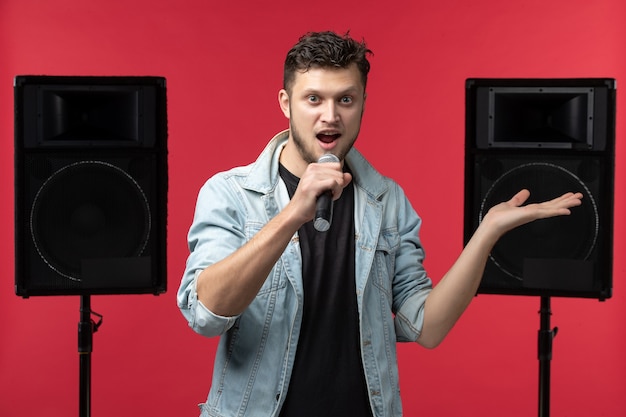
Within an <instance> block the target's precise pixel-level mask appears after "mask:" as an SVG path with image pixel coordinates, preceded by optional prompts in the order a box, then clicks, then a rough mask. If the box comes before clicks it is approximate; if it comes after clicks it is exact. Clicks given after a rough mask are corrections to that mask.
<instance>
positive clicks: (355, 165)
mask: <svg viewBox="0 0 626 417" xmlns="http://www.w3.org/2000/svg"><path fill="white" fill-rule="evenodd" d="M287 138H288V132H287V131H285V132H281V133H280V134H278V135H277V136H276V137H274V138H273V139H272V141H271V142H270V143H269V144H268V145H267V147H266V148H265V150H264V151H263V152H262V153H261V155H260V156H259V158H258V159H257V161H256V162H255V163H253V164H251V165H248V166H245V167H238V168H234V169H232V170H230V171H227V172H223V173H220V174H217V175H215V176H214V177H212V178H211V179H209V180H208V181H207V182H206V184H205V185H204V186H203V187H202V189H201V190H200V193H199V196H198V200H197V206H196V211H195V216H194V220H193V223H192V225H191V228H190V230H189V248H190V255H189V258H188V260H187V266H186V270H185V272H184V275H183V277H182V282H181V285H180V288H179V291H178V306H179V308H180V309H181V311H182V313H183V315H184V316H185V318H186V319H187V320H188V322H189V325H190V326H191V328H192V329H193V330H194V331H196V332H197V333H199V334H202V335H205V336H218V335H219V336H221V338H220V341H219V346H218V350H217V353H216V357H215V363H214V370H213V381H212V385H211V389H210V391H209V395H208V399H207V402H206V403H204V404H201V406H200V407H201V410H202V414H201V415H202V416H216V417H217V416H220V417H226V416H228V417H231V416H263V417H269V416H277V415H278V413H279V411H280V407H281V405H282V403H283V401H284V399H285V395H286V393H287V388H288V387H289V378H290V376H291V370H292V366H293V362H294V357H295V354H296V347H297V345H298V335H299V332H300V324H301V319H302V301H303V294H302V291H303V288H302V273H301V271H302V259H301V256H300V247H299V244H298V236H297V234H296V235H294V236H293V238H292V239H291V242H290V243H289V244H288V246H287V248H286V249H285V251H284V253H283V254H282V256H281V258H280V259H279V261H278V262H277V263H276V265H275V266H274V268H273V269H272V271H271V273H270V275H269V276H268V277H267V280H266V281H265V283H264V284H263V286H262V288H261V290H260V291H259V293H258V294H257V296H256V298H255V300H254V301H253V302H252V303H251V304H250V306H249V307H248V308H247V309H246V310H245V311H244V312H243V313H242V314H241V315H239V316H236V317H221V316H218V315H216V314H213V313H212V312H211V311H209V310H208V309H207V308H206V307H205V306H204V305H203V304H202V303H201V302H199V301H198V299H197V294H196V278H197V276H198V274H199V273H200V272H201V271H202V270H203V269H204V268H206V267H207V266H208V265H210V264H212V263H215V262H217V261H219V260H221V259H223V258H224V257H226V256H227V255H229V254H230V253H232V252H234V251H235V250H236V249H237V248H239V247H240V246H242V245H243V244H244V243H245V242H246V241H248V240H249V239H250V238H251V237H252V236H253V235H254V234H255V233H257V232H258V231H259V229H261V228H262V227H263V225H265V224H266V223H267V222H268V220H269V219H270V218H272V217H273V216H275V215H276V214H277V213H278V212H279V211H280V210H281V208H282V207H284V206H285V205H286V204H287V203H288V201H289V196H288V194H287V190H286V188H285V185H284V183H283V182H282V180H281V179H280V176H279V174H278V163H279V162H278V161H279V155H280V151H281V149H282V147H283V146H284V144H285V143H286V141H287ZM346 160H347V163H348V165H349V166H350V169H351V171H352V173H353V178H354V184H355V187H354V190H355V191H354V192H355V232H356V236H355V239H356V247H355V248H356V255H355V256H356V291H357V294H356V295H357V300H358V301H357V303H358V310H359V320H360V335H361V336H360V339H361V356H362V358H363V368H364V370H365V377H366V381H367V386H368V389H369V397H370V404H371V407H372V411H373V413H374V416H377V417H390V416H401V415H402V405H401V401H400V390H399V385H398V366H397V357H396V346H395V344H396V341H401V342H406V341H415V340H416V339H417V338H418V337H419V335H420V331H421V328H422V323H423V307H424V301H425V299H426V296H427V295H428V293H429V292H430V290H431V288H432V283H431V280H430V279H429V278H428V276H427V275H426V272H425V270H424V269H423V267H422V261H423V257H424V252H423V249H422V246H421V244H420V240H419V237H418V233H419V228H420V224H421V220H420V218H419V217H418V215H417V214H416V213H415V211H414V210H413V208H412V207H411V205H410V203H409V201H408V199H407V198H406V196H405V195H404V193H403V191H402V190H401V188H400V187H399V186H398V185H397V184H396V183H395V182H393V181H392V180H390V179H388V178H385V177H383V176H381V175H380V174H379V173H378V172H377V171H375V170H374V168H373V167H372V166H371V165H370V164H369V163H368V162H367V161H366V160H365V159H364V158H363V156H362V155H361V154H360V153H359V152H358V151H357V150H356V149H352V150H351V151H350V152H349V153H348V155H347V157H346ZM260 256H262V254H260ZM320 383H321V384H323V383H324V381H320Z"/></svg>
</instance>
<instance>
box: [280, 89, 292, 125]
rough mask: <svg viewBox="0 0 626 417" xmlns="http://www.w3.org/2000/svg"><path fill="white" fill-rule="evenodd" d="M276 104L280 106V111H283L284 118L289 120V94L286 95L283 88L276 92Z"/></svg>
mask: <svg viewBox="0 0 626 417" xmlns="http://www.w3.org/2000/svg"><path fill="white" fill-rule="evenodd" d="M278 104H280V109H281V110H282V111H283V114H284V115H285V117H286V118H287V119H289V118H290V114H289V94H287V91H286V90H285V89H284V88H283V89H281V90H280V91H279V92H278Z"/></svg>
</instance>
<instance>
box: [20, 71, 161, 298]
mask: <svg viewBox="0 0 626 417" xmlns="http://www.w3.org/2000/svg"><path fill="white" fill-rule="evenodd" d="M14 94H15V96H14V98H15V102H14V104H15V291H16V294H17V295H19V296H22V297H29V296H36V295H88V294H142V293H152V294H160V293H163V292H165V291H166V286H167V279H166V227H167V224H166V223H167V180H168V173H167V106H166V82H165V79H164V78H161V77H87V76H81V77H70V76H17V77H16V78H15V85H14Z"/></svg>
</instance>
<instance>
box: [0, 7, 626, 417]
mask: <svg viewBox="0 0 626 417" xmlns="http://www.w3.org/2000/svg"><path fill="white" fill-rule="evenodd" d="M625 18H626V3H625V2H623V1H622V0H597V1H594V2H590V1H587V0H553V1H548V2H546V1H542V0H530V1H524V2H516V1H511V2H505V1H498V0H474V1H472V2H465V1H453V0H439V1H437V2H432V1H429V2H425V1H414V0H407V1H395V2H383V1H370V0H350V1H337V0H320V1H316V2H293V1H285V0H274V1H272V2H253V1H248V2H245V1H236V0H235V1H228V2H217V1H210V0H209V1H205V0H189V1H166V0H124V1H120V0H107V1H103V0H92V1H79V0H56V1H37V0H2V1H0V195H2V196H3V198H2V200H1V201H0V236H1V237H0V253H1V254H2V255H1V259H2V262H0V416H3V417H18V416H19V417H28V416H43V415H45V416H48V417H56V416H59V417H67V416H71V415H76V414H77V413H78V354H77V322H78V320H79V310H78V307H79V299H78V297H74V296H65V297H32V298H30V299H22V298H19V297H17V296H15V295H14V292H13V279H14V268H13V257H14V246H13V160H12V155H13V96H12V94H13V90H12V84H13V77H14V76H15V75H18V74H49V75H160V76H165V77H167V80H168V101H169V149H170V159H169V166H170V193H169V221H168V230H169V236H168V237H169V240H168V265H169V266H168V276H169V279H168V286H169V289H168V292H167V293H166V294H164V295H162V296H158V297H155V296H152V295H140V296H128V295H120V296H94V297H92V307H93V309H94V310H95V311H97V312H98V313H101V314H103V315H104V323H103V325H102V327H101V328H100V330H99V331H98V333H96V334H95V335H94V353H93V371H92V372H93V373H92V382H93V384H92V385H93V391H92V415H94V416H118V417H125V416H129V417H130V416H173V415H176V416H196V415H197V414H198V411H197V408H196V404H197V403H199V402H202V401H204V399H205V397H206V393H207V391H208V388H209V383H210V380H209V378H210V374H211V368H212V357H213V352H214V348H215V344H216V341H215V340H211V339H205V338H202V337H201V336H197V335H196V334H194V333H193V332H192V331H191V330H189V329H188V328H187V325H186V323H185V321H184V320H183V318H182V316H181V315H180V313H179V312H178V309H177V307H176V305H175V295H176V289H177V287H178V283H179V279H180V275H181V273H182V271H183V266H184V262H185V258H186V233H187V229H188V227H189V224H190V222H191V218H192V214H193V208H194V203H195V198H196V194H197V191H198V189H199V187H200V185H201V184H202V183H203V182H204V181H205V180H206V178H207V177H209V176H210V175H212V174H214V173H215V172H217V171H220V170H223V169H226V168H229V167H231V166H233V165H240V164H244V163H248V162H250V161H252V160H253V159H254V158H255V157H256V155H257V154H258V153H259V152H260V150H261V149H262V148H263V146H264V144H265V143H266V141H267V140H268V139H269V138H270V137H271V136H272V135H273V134H274V133H276V132H277V131H279V130H281V129H283V128H285V127H286V126H287V123H286V120H285V119H284V118H283V116H282V114H281V112H280V110H279V107H278V103H277V92H278V90H279V88H280V87H281V82H282V61H283V57H284V55H285V53H286V51H287V50H288V49H289V47H291V45H292V44H293V43H294V42H295V41H296V40H297V38H298V37H299V36H300V35H301V34H302V33H304V32H306V31H309V30H325V29H332V30H337V31H340V32H343V31H346V30H348V29H350V30H351V31H352V34H353V35H354V36H355V37H358V38H360V37H364V38H365V39H366V40H367V41H368V44H369V46H370V47H371V48H372V49H373V50H374V53H375V55H374V57H373V58H372V60H371V61H372V66H373V69H372V72H371V75H370V81H369V84H368V93H369V98H368V102H367V109H366V112H365V119H364V123H363V128H362V131H361V136H360V138H359V140H358V141H357V147H358V148H359V149H360V150H361V151H362V152H363V153H364V154H365V155H366V156H367V157H368V158H369V159H370V160H371V161H372V162H373V163H374V165H376V166H377V167H378V168H379V169H380V170H381V171H382V172H383V173H384V174H387V175H389V176H392V177H394V178H395V179H397V180H398V181H399V182H400V184H401V185H402V186H403V187H404V188H405V190H406V191H407V194H408V196H409V198H410V199H411V201H412V202H413V204H414V205H415V207H416V208H417V210H418V212H419V213H420V214H421V216H422V217H423V219H424V221H425V224H424V227H423V235H422V237H423V241H424V244H425V246H426V250H427V261H426V266H427V268H428V270H429V272H430V274H431V275H432V276H433V278H434V280H435V281H437V280H438V279H439V277H441V276H442V275H443V273H444V272H445V271H446V270H447V268H448V267H449V266H450V265H451V264H452V262H453V261H454V260H455V259H456V257H457V255H458V253H459V251H460V250H461V248H462V222H463V182H464V178H463V176H464V173H463V152H464V151H463V144H464V81H465V79H466V78H468V77H548V78H557V77H613V78H617V79H618V81H621V80H623V79H625V78H626V54H625V53H624V41H625V40H626V24H625V23H624V20H625ZM619 99H620V95H619V94H618V116H617V155H616V159H617V173H616V196H615V212H616V218H615V254H616V257H615V258H616V259H615V261H614V296H613V298H612V299H610V300H608V301H606V302H602V303H601V302H598V301H597V300H587V299H553V302H552V307H553V316H552V323H553V325H556V326H558V327H559V329H560V331H559V334H558V337H557V338H556V339H555V344H554V360H553V361H552V396H551V399H552V412H553V415H555V416H581V417H582V416H585V417H588V416H610V417H622V416H624V415H626V395H625V394H626V355H625V354H624V352H626V335H625V332H624V318H625V316H626V298H625V296H624V285H623V275H624V272H625V271H624V269H625V263H624V256H623V255H622V254H623V253H624V251H625V247H624V245H625V242H624V231H625V230H624V228H625V227H626V226H625V224H624V220H623V218H624V216H623V213H624V210H625V203H626V202H625V201H624V197H623V195H622V193H621V191H622V190H623V189H624V179H625V177H626V172H624V170H623V168H622V167H623V165H624V158H625V155H624V148H623V146H622V141H623V140H624V135H623V133H622V132H623V129H622V126H623V125H624V123H626V119H625V117H626V110H624V108H623V107H621V106H620V105H619V104H620V103H619V102H620V100H619ZM538 310H539V300H538V299H537V298H535V297H511V296H498V295H480V296H478V297H477V298H476V299H475V300H474V302H473V304H472V305H471V306H470V308H469V310H468V311H467V313H466V314H465V315H464V316H463V318H462V319H461V321H460V322H459V323H458V324H457V326H456V328H455V329H454V330H453V332H452V333H451V334H450V335H449V337H448V338H447V340H446V341H445V342H444V343H443V345H442V346H440V347H439V348H437V349H436V350H433V351H427V350H425V349H423V348H420V347H419V346H416V345H412V344H411V345H404V344H403V345H401V346H400V367H401V387H402V392H403V398H404V406H405V415H407V416H417V415H422V416H474V415H476V416H478V415H480V416H496V415H497V416H499V415H507V416H510V417H515V416H520V417H521V416H524V417H527V416H530V415H533V414H536V413H537V386H538V383H537V380H538V361H537V330H538V328H539V316H538Z"/></svg>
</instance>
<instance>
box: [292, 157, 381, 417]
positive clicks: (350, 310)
mask: <svg viewBox="0 0 626 417" xmlns="http://www.w3.org/2000/svg"><path fill="white" fill-rule="evenodd" d="M280 175H281V177H282V178H283V181H284V182H285V184H286V185H287V190H288V191H289V195H290V197H291V196H293V194H294V192H295V190H296V188H297V186H298V182H299V178H298V177H296V176H294V175H293V174H291V173H290V172H289V171H287V169H285V168H284V167H283V166H282V165H281V166H280ZM298 235H299V239H300V248H301V252H302V281H303V287H304V314H303V318H302V328H301V330H300V336H299V339H298V348H297V351H296V357H295V363H294V367H293V371H292V374H291V382H290V384H289V389H288V392H287V398H286V399H285V403H284V405H283V408H282V410H281V413H280V416H281V417H346V416H351V417H371V416H372V413H371V408H370V405H369V398H368V395H367V386H366V383H365V376H364V373H363V365H362V361H361V351H360V342H359V319H358V310H357V300H356V287H355V273H354V245H355V238H354V189H353V186H352V183H350V184H349V185H348V186H347V187H346V189H345V190H344V191H343V193H342V195H341V198H339V200H337V201H335V202H334V207H333V219H332V223H331V227H330V229H329V230H328V231H326V232H318V231H317V230H315V228H314V227H313V222H308V223H306V224H304V225H303V226H302V227H301V228H300V230H299V231H298Z"/></svg>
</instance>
